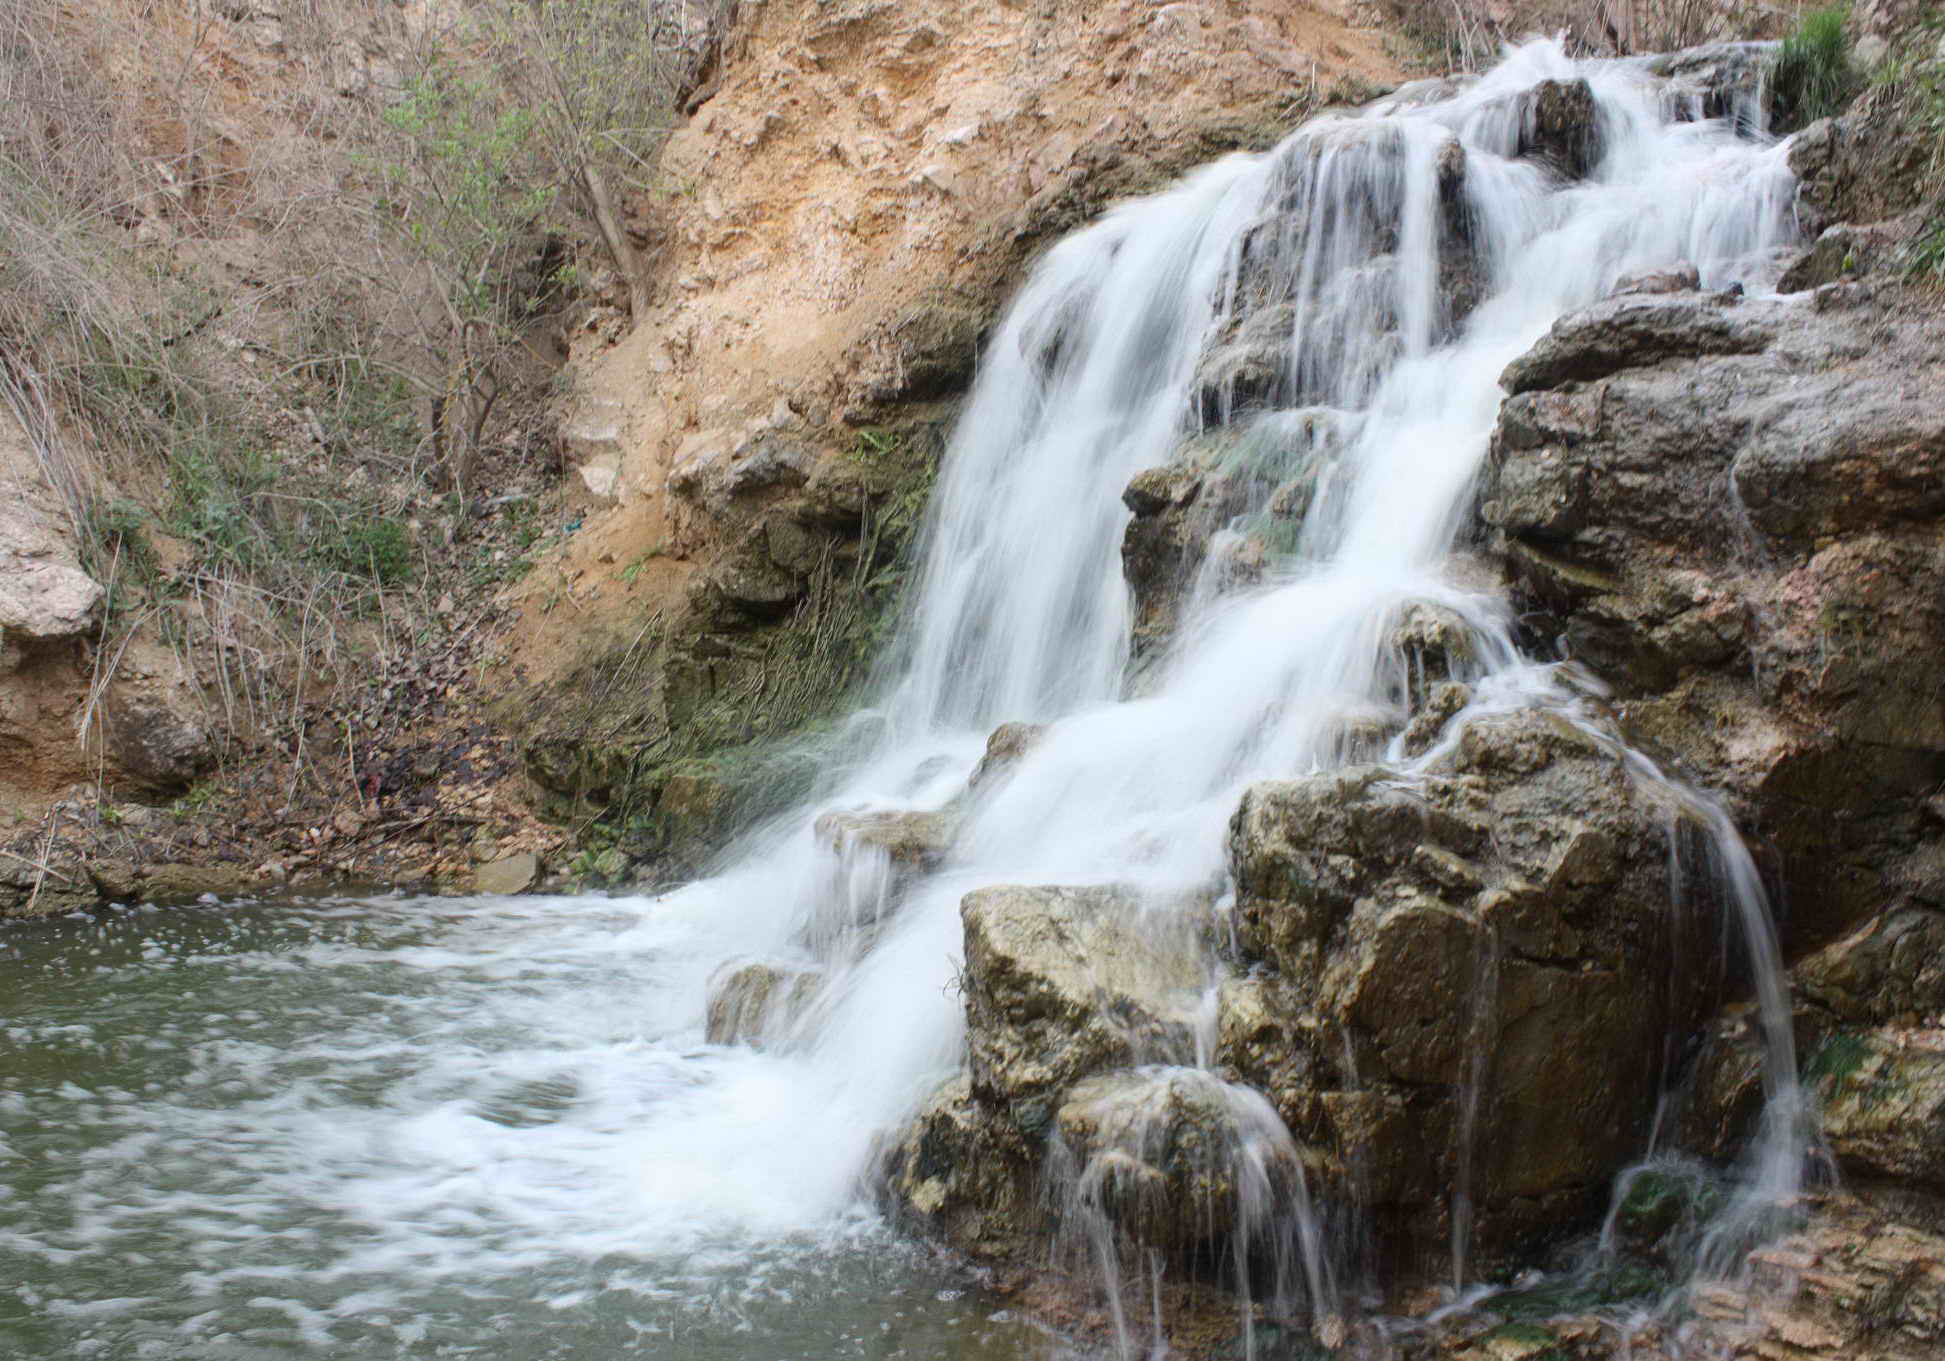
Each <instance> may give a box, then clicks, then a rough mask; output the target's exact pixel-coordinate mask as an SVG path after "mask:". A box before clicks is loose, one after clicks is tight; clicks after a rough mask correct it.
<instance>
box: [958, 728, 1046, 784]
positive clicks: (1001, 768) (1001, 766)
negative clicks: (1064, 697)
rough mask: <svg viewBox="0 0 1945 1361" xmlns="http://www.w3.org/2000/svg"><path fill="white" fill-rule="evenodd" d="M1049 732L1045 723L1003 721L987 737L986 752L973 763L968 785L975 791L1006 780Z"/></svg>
mask: <svg viewBox="0 0 1945 1361" xmlns="http://www.w3.org/2000/svg"><path fill="white" fill-rule="evenodd" d="M1046 735H1047V725H1046V724H1045V723H1002V724H1000V725H999V727H997V728H995V729H993V735H992V736H991V737H989V738H987V739H986V751H985V754H984V755H982V756H981V757H980V758H979V764H978V765H976V766H974V767H973V773H972V776H971V777H970V778H969V779H968V780H967V781H966V788H967V789H968V790H970V791H972V792H974V793H977V792H979V791H980V790H982V789H990V788H993V787H994V786H995V785H997V784H998V783H999V782H1001V781H1002V780H1004V779H1005V778H1006V776H1007V775H1008V774H1009V773H1010V772H1011V771H1012V770H1013V768H1014V767H1015V766H1017V765H1019V763H1020V762H1021V761H1022V760H1024V759H1025V758H1026V755H1027V753H1028V752H1030V751H1032V750H1033V749H1034V747H1036V746H1038V745H1039V743H1040V739H1041V738H1043V737H1045V736H1046Z"/></svg>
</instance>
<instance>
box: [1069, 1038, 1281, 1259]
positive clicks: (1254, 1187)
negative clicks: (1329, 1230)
mask: <svg viewBox="0 0 1945 1361" xmlns="http://www.w3.org/2000/svg"><path fill="white" fill-rule="evenodd" d="M1054 1125H1055V1131H1056V1135H1057V1137H1058V1139H1059V1153H1058V1154H1057V1162H1058V1163H1059V1164H1060V1166H1059V1167H1058V1169H1057V1171H1056V1177H1057V1179H1058V1180H1059V1181H1061V1182H1062V1183H1063V1184H1062V1190H1063V1193H1064V1195H1065V1198H1066V1200H1067V1202H1068V1205H1067V1211H1066V1214H1065V1215H1063V1219H1064V1220H1067V1221H1068V1223H1067V1227H1068V1230H1069V1231H1070V1232H1071V1231H1076V1230H1078V1229H1080V1227H1081V1226H1080V1225H1079V1224H1076V1223H1074V1222H1073V1221H1074V1220H1077V1219H1080V1220H1084V1219H1085V1218H1087V1217H1091V1216H1094V1215H1099V1216H1101V1217H1102V1218H1103V1219H1104V1220H1105V1221H1106V1222H1108V1223H1110V1224H1112V1225H1113V1226H1114V1227H1115V1228H1118V1229H1120V1230H1121V1231H1123V1232H1125V1233H1127V1234H1128V1235H1129V1236H1130V1237H1131V1238H1133V1239H1134V1240H1135V1241H1136V1242H1137V1243H1143V1244H1148V1245H1152V1246H1156V1247H1164V1248H1178V1249H1179V1248H1184V1247H1189V1246H1192V1245H1194V1244H1196V1243H1200V1242H1203V1241H1206V1240H1209V1239H1217V1238H1222V1237H1225V1236H1227V1235H1229V1234H1230V1233H1231V1232H1233V1231H1234V1230H1235V1229H1236V1228H1237V1227H1238V1225H1239V1224H1240V1223H1242V1222H1245V1221H1246V1219H1247V1217H1248V1216H1249V1215H1250V1214H1251V1213H1252V1212H1254V1213H1257V1214H1266V1213H1267V1212H1268V1210H1269V1208H1270V1207H1271V1206H1272V1205H1273V1204H1279V1203H1282V1202H1285V1201H1287V1200H1288V1198H1289V1197H1290V1195H1291V1193H1292V1190H1293V1188H1295V1187H1296V1186H1298V1185H1299V1184H1300V1183H1301V1181H1302V1179H1303V1169H1302V1167H1301V1166H1300V1164H1299V1159H1298V1153H1297V1148H1296V1145H1295V1144H1293V1143H1292V1142H1291V1141H1290V1138H1289V1135H1288V1134H1287V1133H1285V1132H1284V1130H1283V1128H1282V1125H1281V1122H1280V1121H1279V1120H1278V1118H1277V1116H1276V1113H1275V1112H1274V1111H1273V1110H1272V1109H1271V1108H1270V1107H1269V1105H1268V1103H1266V1102H1265V1101H1264V1100H1263V1099H1262V1097H1260V1096H1259V1095H1257V1094H1256V1093H1255V1092H1252V1091H1249V1090H1248V1089H1246V1088H1240V1087H1235V1086H1231V1085H1230V1084H1227V1083H1225V1082H1223V1081H1221V1080H1220V1079H1218V1078H1217V1077H1216V1076H1215V1075H1214V1074H1212V1073H1209V1072H1207V1071H1204V1070H1202V1069H1196V1068H1142V1069H1138V1070H1135V1071H1131V1072H1122V1073H1109V1074H1105V1075H1103V1076H1100V1077H1094V1078H1089V1079H1087V1080H1086V1081H1084V1082H1082V1083H1080V1084H1079V1085H1077V1086H1076V1087H1074V1088H1073V1090H1072V1091H1070V1092H1069V1093H1068V1095H1067V1099H1066V1100H1065V1101H1064V1102H1062V1104H1061V1106H1060V1109H1059V1111H1058V1113H1057V1114H1056V1116H1055V1118H1054Z"/></svg>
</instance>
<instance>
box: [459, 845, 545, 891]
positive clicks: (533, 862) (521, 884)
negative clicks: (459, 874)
mask: <svg viewBox="0 0 1945 1361" xmlns="http://www.w3.org/2000/svg"><path fill="white" fill-rule="evenodd" d="M539 877H540V860H539V857H537V856H535V855H534V854H533V853H532V852H531V851H521V852H518V853H517V854H514V855H509V856H503V857H502V858H500V859H498V860H494V861H491V862H489V863H487V864H484V865H481V866H480V867H479V868H478V869H477V870H475V871H474V872H473V891H474V892H475V893H491V894H502V895H504V894H513V893H524V892H525V891H526V890H527V889H528V888H530V887H532V885H533V882H534V880H535V879H537V878H539Z"/></svg>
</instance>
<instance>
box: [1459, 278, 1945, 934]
mask: <svg viewBox="0 0 1945 1361" xmlns="http://www.w3.org/2000/svg"><path fill="white" fill-rule="evenodd" d="M1506 381H1507V383H1508V386H1509V387H1510V388H1512V389H1513V394H1514V395H1512V396H1510V397H1509V398H1508V399H1507V401H1506V404H1505V406H1504V408H1503V410H1502V412H1501V416H1500V421H1499V427H1498V430H1497V432H1496V434H1495V436H1494V446H1493V457H1492V463H1491V467H1490V469H1489V472H1488V475H1487V480H1486V486H1485V489H1484V507H1483V514H1484V518H1485V520H1486V521H1487V523H1488V524H1489V525H1491V526H1493V527H1494V529H1495V530H1496V531H1497V535H1498V539H1497V542H1498V543H1499V545H1500V547H1501V548H1502V550H1503V552H1504V554H1505V559H1506V562H1507V564H1508V567H1509V569H1510V571H1511V573H1512V576H1513V579H1514V582H1515V587H1516V593H1517V595H1518V596H1519V597H1520V601H1521V604H1522V605H1523V606H1524V607H1526V608H1528V609H1529V610H1531V611H1532V613H1530V614H1529V615H1528V618H1529V619H1530V620H1532V621H1533V623H1534V626H1535V629H1536V632H1537V633H1538V634H1539V636H1540V638H1541V639H1542V640H1543V641H1544V640H1554V639H1557V640H1558V646H1559V647H1560V649H1561V650H1562V651H1563V652H1565V653H1566V654H1567V655H1569V656H1571V657H1573V658H1575V659H1577V660H1579V661H1581V662H1583V663H1585V664H1586V665H1588V666H1589V667H1591V668H1592V669H1593V670H1594V671H1595V672H1597V673H1598V674H1599V675H1600V676H1601V677H1602V679H1603V680H1605V681H1607V682H1608V683H1609V684H1610V685H1612V686H1613V687H1614V690H1615V693H1616V696H1617V699H1618V701H1619V704H1618V712H1619V715H1620V717H1621V719H1622V721H1623V724H1624V726H1625V727H1626V728H1627V730H1628V731H1629V732H1630V733H1631V734H1632V735H1633V736H1634V737H1635V738H1636V739H1637V740H1638V741H1641V742H1643V743H1645V744H1646V745H1647V746H1648V747H1649V749H1650V750H1651V751H1656V752H1658V753H1659V754H1661V755H1662V756H1664V757H1667V758H1669V759H1671V760H1673V761H1675V762H1677V763H1678V764H1679V765H1680V767H1681V768H1683V769H1685V770H1686V771H1687V772H1688V773H1689V774H1690V775H1692V776H1693V777H1695V778H1697V779H1699V780H1700V782H1702V783H1704V784H1708V785H1711V786H1714V787H1716V788H1719V789H1723V790H1725V791H1727V792H1728V793H1729V794H1730V795H1731V796H1732V798H1733V799H1734V800H1735V801H1736V803H1737V805H1738V807H1737V811H1738V815H1739V820H1740V821H1741V822H1742V823H1743V825H1744V826H1746V827H1748V828H1751V829H1752V830H1753V831H1754V832H1755V834H1756V836H1757V838H1758V840H1759V842H1766V843H1767V844H1768V845H1769V846H1771V847H1772V848H1773V851H1774V856H1775V863H1774V865H1773V868H1774V869H1775V870H1776V872H1777V875H1778V878H1779V879H1780V880H1781V882H1783V883H1786V884H1787V885H1788V886H1789V892H1788V900H1787V911H1788V918H1787V920H1786V922H1785V923H1784V926H1785V933H1786V945H1788V946H1789V947H1791V948H1792V950H1793V951H1795V952H1801V951H1803V950H1806V949H1809V948H1812V947H1814V946H1816V945H1818V944H1820V943H1822V942H1824V941H1828V940H1830V939H1832V938H1833V937H1835V936H1838V935H1840V934H1842V933H1845V932H1847V931H1849V930H1851V929H1853V928H1854V927H1855V926H1856V925H1857V924H1858V923H1859V922H1861V921H1862V920H1864V918H1865V917H1867V916H1868V915H1869V914H1871V913H1873V912H1876V911H1878V910H1879V909H1881V908H1883V907H1885V906H1887V905H1892V904H1896V903H1898V902H1900V901H1908V902H1911V903H1914V904H1920V905H1927V906H1929V907H1931V908H1932V909H1934V910H1935V909H1936V908H1937V907H1939V906H1941V905H1945V865H1942V864H1941V863H1940V859H1939V856H1938V855H1937V853H1936V850H1935V839H1936V824H1935V822H1934V821H1933V819H1935V817H1936V813H1935V812H1934V811H1933V810H1932V809H1931V806H1930V804H1929V803H1928V800H1929V798H1930V796H1931V794H1932V792H1933V791H1934V790H1935V789H1936V787H1937V786H1938V783H1939V781H1940V780H1941V778H1945V691H1941V690H1940V688H1939V686H1938V684H1937V677H1936V670H1937V666H1936V659H1937V657H1938V656H1939V655H1940V651H1941V648H1945V492H1941V491H1940V487H1941V485H1945V483H1942V481H1941V472H1942V471H1945V412H1942V411H1941V408H1940V406H1939V404H1938V402H1937V401H1936V399H1935V398H1934V397H1933V396H1932V395H1931V394H1932V393H1934V392H1935V391H1939V390H1945V325H1941V324H1940V323H1939V321H1938V320H1937V313H1936V310H1935V309H1931V308H1922V307H1918V306H1915V305H1913V303H1912V301H1910V300H1907V299H1905V298H1904V296H1903V295H1902V294H1901V293H1900V292H1899V290H1898V289H1897V288H1896V287H1894V286H1891V285H1888V284H1880V283H1877V282H1872V281H1866V282H1865V283H1862V284H1835V285H1831V286H1829V287H1828V288H1825V289H1823V290H1820V291H1819V292H1818V293H1817V294H1815V295H1814V297H1813V298H1811V299H1809V300H1797V301H1776V302H1757V301H1737V300H1735V299H1733V298H1728V297H1717V296H1710V295H1705V294H1699V293H1675V294H1668V295H1663V296H1657V297H1650V298H1641V297H1635V296H1629V297H1622V298H1616V299H1612V300H1610V301H1609V302H1605V303H1601V304H1598V305H1596V306H1595V307H1593V308H1591V309H1589V310H1588V311H1586V312H1583V313H1580V314H1578V315H1576V316H1573V317H1569V318H1567V319H1566V320H1564V321H1562V322H1561V323H1560V324H1559V325H1558V326H1556V327H1555V328H1554V330H1553V332H1552V334H1550V335H1549V336H1548V337H1546V338H1545V339H1544V340H1542V341H1541V343H1540V344H1539V345H1538V346H1536V347H1535V348H1534V350H1533V351H1532V352H1531V353H1530V354H1528V355H1527V356H1525V357H1524V358H1522V359H1521V360H1519V361H1517V362H1516V363H1515V364H1513V365H1512V366H1511V368H1509V369H1508V371H1507V380H1506Z"/></svg>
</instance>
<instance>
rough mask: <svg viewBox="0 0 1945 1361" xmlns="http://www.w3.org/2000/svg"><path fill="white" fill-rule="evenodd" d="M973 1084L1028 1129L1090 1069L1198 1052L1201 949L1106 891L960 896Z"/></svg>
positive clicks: (1034, 1132)
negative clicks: (1196, 1024)
mask: <svg viewBox="0 0 1945 1361" xmlns="http://www.w3.org/2000/svg"><path fill="white" fill-rule="evenodd" d="M959 911H960V916H961V918H962V919H963V921H964V923H965V930H966V962H965V968H964V971H963V973H962V975H961V980H962V983H961V986H962V988H963V990H964V994H965V1002H966V1050H967V1062H968V1065H969V1069H970V1072H971V1076H972V1090H973V1093H974V1094H975V1095H976V1096H978V1097H980V1098H981V1099H982V1100H984V1101H986V1102H987V1103H989V1104H990V1105H991V1106H993V1107H994V1108H995V1109H997V1110H1001V1111H1004V1112H1005V1114H1006V1118H1007V1119H1008V1120H1009V1121H1010V1122H1011V1124H1012V1125H1013V1126H1014V1127H1015V1128H1016V1129H1018V1130H1019V1131H1020V1133H1021V1134H1022V1135H1023V1136H1024V1137H1027V1138H1031V1139H1038V1138H1041V1137H1043V1136H1044V1135H1045V1134H1046V1133H1047V1131H1048V1129H1049V1127H1050V1124H1051V1122H1052V1119H1053V1115H1054V1109H1055V1106H1056V1105H1057V1104H1058V1102H1059V1100H1060V1098H1061V1096H1062V1094H1063V1093H1065V1092H1066V1090H1067V1089H1068V1088H1069V1087H1071V1086H1072V1085H1073V1084H1074V1083H1076V1082H1078V1081H1079V1080H1080V1079H1081V1078H1083V1077H1086V1076H1088V1075H1089V1074H1091V1073H1096V1072H1100V1071H1103V1070H1105V1069H1109V1068H1120V1067H1126V1066H1128V1065H1130V1064H1135V1063H1143V1062H1147V1063H1156V1062H1179V1061H1181V1060H1182V1059H1184V1058H1188V1057H1192V1056H1193V1053H1194V1041H1193V1025H1194V1018H1195V1013H1196V1007H1197V1005H1198V1002H1199V998H1200V990H1201V986H1202V983H1203V975H1202V969H1201V965H1200V953H1199V951H1198V950H1196V949H1195V948H1194V942H1193V941H1192V940H1190V939H1188V938H1187V935H1186V928H1185V926H1184V925H1183V924H1182V923H1181V922H1180V920H1179V919H1175V918H1168V917H1163V916H1161V915H1160V914H1150V913H1147V912H1146V911H1144V909H1143V906H1142V904H1141V903H1140V901H1139V900H1138V899H1136V898H1135V897H1134V896H1133V895H1131V894H1127V893H1124V892H1121V891H1119V890H1116V889H1112V888H1059V887H1054V888H1012V887H1006V888H988V889H980V890H978V891H976V892H973V893H969V894H967V895H966V897H965V899H964V900H963V901H962V902H961V904H960V909H959Z"/></svg>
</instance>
